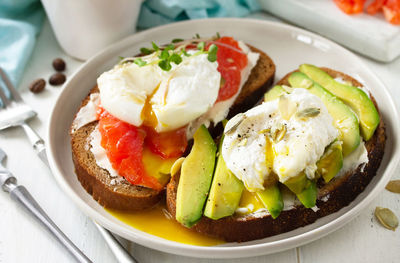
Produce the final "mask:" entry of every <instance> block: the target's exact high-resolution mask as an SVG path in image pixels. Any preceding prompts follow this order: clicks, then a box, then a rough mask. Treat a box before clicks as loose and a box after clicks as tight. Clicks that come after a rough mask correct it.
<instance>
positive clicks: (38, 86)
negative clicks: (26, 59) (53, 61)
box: [29, 79, 46, 93]
mask: <svg viewBox="0 0 400 263" xmlns="http://www.w3.org/2000/svg"><path fill="white" fill-rule="evenodd" d="M45 86H46V81H45V80H44V79H37V80H35V81H33V82H32V83H31V85H29V90H30V91H32V92H33V93H39V92H42V91H43V90H44V87H45Z"/></svg>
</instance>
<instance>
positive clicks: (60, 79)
mask: <svg viewBox="0 0 400 263" xmlns="http://www.w3.org/2000/svg"><path fill="white" fill-rule="evenodd" d="M65 80H66V77H65V75H64V74H62V73H59V72H57V73H54V74H53V75H51V77H50V79H49V83H50V84H51V85H53V86H58V85H61V84H63V83H64V82H65Z"/></svg>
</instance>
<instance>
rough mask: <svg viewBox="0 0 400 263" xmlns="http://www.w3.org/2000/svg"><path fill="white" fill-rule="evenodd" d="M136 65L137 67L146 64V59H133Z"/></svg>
mask: <svg viewBox="0 0 400 263" xmlns="http://www.w3.org/2000/svg"><path fill="white" fill-rule="evenodd" d="M133 62H134V63H135V64H136V65H138V66H139V67H143V66H145V65H146V64H147V62H146V61H143V60H142V59H141V58H137V59H135V60H134V61H133Z"/></svg>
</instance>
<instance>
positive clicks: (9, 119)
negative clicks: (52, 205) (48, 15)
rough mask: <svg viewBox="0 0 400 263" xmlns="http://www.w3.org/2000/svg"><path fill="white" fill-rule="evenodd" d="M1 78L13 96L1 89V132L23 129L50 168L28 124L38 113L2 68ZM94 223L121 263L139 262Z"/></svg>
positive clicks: (40, 143)
mask: <svg viewBox="0 0 400 263" xmlns="http://www.w3.org/2000/svg"><path fill="white" fill-rule="evenodd" d="M0 77H1V79H3V82H4V84H5V85H6V88H7V90H8V91H9V93H10V95H11V98H8V97H7V95H6V94H5V93H4V91H3V90H2V88H1V87H0V99H1V101H2V103H3V108H2V109H0V131H1V130H4V129H7V128H10V127H16V126H20V127H22V128H23V130H24V131H25V134H26V135H27V137H28V139H29V141H30V142H31V144H32V146H33V149H34V150H35V151H36V153H37V155H38V156H39V158H40V159H41V160H42V161H43V162H44V163H45V164H46V165H47V167H49V163H48V160H47V156H46V148H45V143H44V141H43V139H42V138H41V137H40V136H39V135H38V134H37V133H36V132H35V131H34V130H33V129H32V128H31V127H30V126H29V125H28V124H27V123H26V122H27V121H28V120H29V119H31V118H33V117H35V116H36V115H37V114H36V112H35V111H34V110H33V109H32V108H31V107H29V106H28V105H27V104H25V103H24V101H23V100H22V98H21V96H20V95H19V93H18V91H17V90H16V89H15V88H14V86H13V85H12V83H11V81H10V79H9V78H8V76H7V74H6V73H5V72H4V70H3V69H2V68H1V67H0ZM93 223H94V225H95V226H96V227H97V229H98V230H99V232H100V234H101V235H102V236H103V238H104V240H105V241H106V243H107V244H108V246H109V247H110V249H111V251H112V252H113V253H114V255H115V257H116V258H117V259H118V261H119V262H124V263H125V262H126V263H136V262H137V261H136V260H135V259H134V258H133V257H132V256H131V255H130V254H129V253H128V252H127V251H126V250H125V248H124V247H123V246H122V245H121V244H120V243H119V242H118V241H117V240H116V238H115V237H114V236H113V235H112V234H111V233H110V232H109V231H107V230H106V229H104V228H102V227H101V226H100V225H98V224H97V223H96V222H94V221H93Z"/></svg>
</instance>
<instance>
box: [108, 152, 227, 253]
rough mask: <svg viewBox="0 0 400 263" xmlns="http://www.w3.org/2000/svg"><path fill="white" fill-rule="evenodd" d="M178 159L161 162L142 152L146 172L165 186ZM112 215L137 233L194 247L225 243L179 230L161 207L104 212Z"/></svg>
mask: <svg viewBox="0 0 400 263" xmlns="http://www.w3.org/2000/svg"><path fill="white" fill-rule="evenodd" d="M176 159H177V158H169V159H163V158H161V157H160V156H158V155H156V154H154V153H152V152H151V151H150V149H149V148H148V147H144V149H143V164H144V166H145V169H146V172H147V173H148V174H152V175H153V176H155V177H156V178H157V179H158V181H159V182H160V183H162V184H165V183H166V182H167V181H168V180H169V171H170V169H171V166H172V165H173V163H174V162H175V160H176ZM106 211H107V212H109V213H110V214H111V215H113V216H114V217H116V218H117V219H119V220H121V221H122V222H124V223H125V224H127V225H130V226H132V227H134V228H136V229H138V230H141V231H143V232H146V233H148V234H151V235H155V236H158V237H161V238H165V239H168V240H171V241H176V242H180V243H185V244H190V245H197V246H215V245H219V244H223V243H224V241H222V240H219V239H216V238H211V237H207V236H205V235H202V234H199V233H196V232H194V231H192V230H190V229H187V228H185V227H183V226H181V225H180V224H179V223H178V222H176V221H175V220H174V219H173V218H171V215H169V213H168V212H167V209H166V207H165V204H164V203H160V204H158V205H156V206H155V207H153V208H151V209H146V210H143V211H137V212H125V211H118V210H111V209H106Z"/></svg>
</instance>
